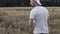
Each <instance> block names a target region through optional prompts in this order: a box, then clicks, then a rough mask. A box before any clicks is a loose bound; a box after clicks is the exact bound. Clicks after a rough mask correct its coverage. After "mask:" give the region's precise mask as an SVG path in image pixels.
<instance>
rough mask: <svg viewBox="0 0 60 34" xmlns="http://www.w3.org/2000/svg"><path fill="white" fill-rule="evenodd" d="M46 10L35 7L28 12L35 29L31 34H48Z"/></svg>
mask: <svg viewBox="0 0 60 34" xmlns="http://www.w3.org/2000/svg"><path fill="white" fill-rule="evenodd" d="M48 15H49V14H48V10H47V9H46V8H44V7H42V6H38V7H35V8H33V9H32V10H31V12H30V19H34V21H35V27H34V31H33V33H48V32H49V30H48V24H47V20H48Z"/></svg>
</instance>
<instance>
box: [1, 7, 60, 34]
mask: <svg viewBox="0 0 60 34" xmlns="http://www.w3.org/2000/svg"><path fill="white" fill-rule="evenodd" d="M25 8H26V7H25ZM30 9H31V8H29V9H27V8H26V9H23V8H22V9H21V8H20V9H17V8H16V9H2V8H1V9H0V34H32V29H29V27H28V20H29V13H30ZM47 9H48V10H49V14H50V16H49V20H48V25H49V32H50V34H60V8H53V7H52V8H49V7H48V8H47Z"/></svg>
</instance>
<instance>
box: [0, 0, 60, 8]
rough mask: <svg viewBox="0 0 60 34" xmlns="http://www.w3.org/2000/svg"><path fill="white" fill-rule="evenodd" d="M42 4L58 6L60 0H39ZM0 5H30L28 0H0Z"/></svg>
mask: <svg viewBox="0 0 60 34" xmlns="http://www.w3.org/2000/svg"><path fill="white" fill-rule="evenodd" d="M40 2H41V3H42V6H60V0H41V1H40ZM0 7H30V0H0Z"/></svg>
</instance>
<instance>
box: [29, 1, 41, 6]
mask: <svg viewBox="0 0 60 34" xmlns="http://www.w3.org/2000/svg"><path fill="white" fill-rule="evenodd" d="M30 4H31V6H36V5H41V3H40V0H30Z"/></svg>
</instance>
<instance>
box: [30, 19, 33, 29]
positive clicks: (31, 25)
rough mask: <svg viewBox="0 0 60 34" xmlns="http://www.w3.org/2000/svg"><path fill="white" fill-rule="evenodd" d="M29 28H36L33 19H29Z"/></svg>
mask: <svg viewBox="0 0 60 34" xmlns="http://www.w3.org/2000/svg"><path fill="white" fill-rule="evenodd" d="M29 27H31V28H33V27H34V20H33V19H31V18H30V19H29Z"/></svg>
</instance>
